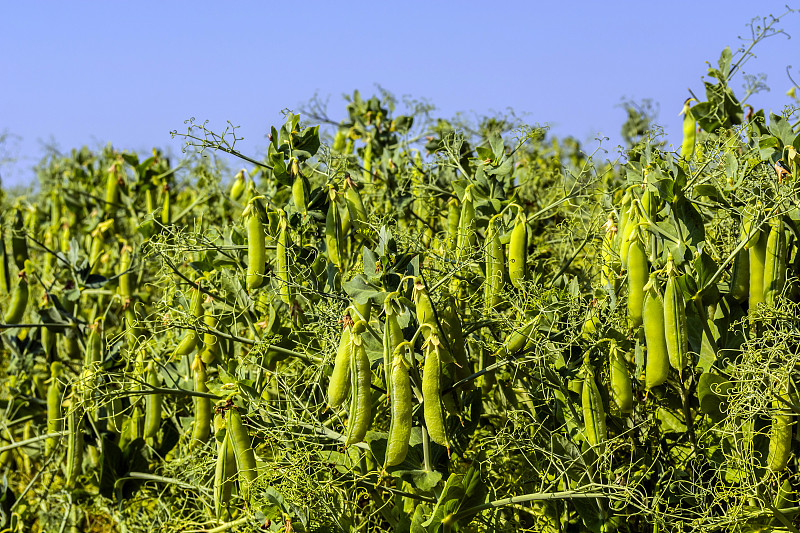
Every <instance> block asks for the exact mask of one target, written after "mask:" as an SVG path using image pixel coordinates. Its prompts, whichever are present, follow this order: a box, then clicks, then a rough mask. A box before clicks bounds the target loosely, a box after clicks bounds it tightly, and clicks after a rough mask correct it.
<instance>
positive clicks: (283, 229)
mask: <svg viewBox="0 0 800 533" xmlns="http://www.w3.org/2000/svg"><path fill="white" fill-rule="evenodd" d="M278 214H279V216H280V221H279V222H278V227H279V228H280V229H279V230H278V240H277V242H276V245H275V255H276V266H277V268H276V269H275V277H276V278H277V279H278V283H279V284H280V287H279V289H278V292H279V294H280V296H281V300H283V302H284V303H285V304H287V305H291V304H292V289H291V286H290V285H289V253H288V250H289V236H288V230H287V228H288V225H289V222H288V220H287V219H286V213H285V212H284V210H283V209H280V210H278Z"/></svg>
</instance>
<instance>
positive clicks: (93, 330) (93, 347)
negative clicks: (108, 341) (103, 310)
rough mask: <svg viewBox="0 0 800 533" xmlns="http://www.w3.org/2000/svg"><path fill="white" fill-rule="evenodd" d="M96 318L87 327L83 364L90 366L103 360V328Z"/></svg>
mask: <svg viewBox="0 0 800 533" xmlns="http://www.w3.org/2000/svg"><path fill="white" fill-rule="evenodd" d="M102 328H103V327H102V323H101V322H100V321H99V320H98V321H97V322H95V323H94V324H92V325H91V326H90V327H89V336H88V337H87V339H86V355H85V357H84V365H85V366H87V367H88V366H91V365H93V364H96V363H99V362H101V361H102V360H103V329H102Z"/></svg>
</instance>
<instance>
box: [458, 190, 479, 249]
mask: <svg viewBox="0 0 800 533" xmlns="http://www.w3.org/2000/svg"><path fill="white" fill-rule="evenodd" d="M473 187H474V186H473V185H472V184H469V185H467V187H466V188H465V189H464V197H463V198H462V199H461V218H459V220H458V241H457V243H456V249H457V252H458V259H459V260H460V261H463V260H464V259H465V258H466V257H467V256H468V255H469V254H470V253H471V251H472V250H473V249H474V247H475V244H476V243H477V238H476V236H475V205H474V203H473V199H472V188H473Z"/></svg>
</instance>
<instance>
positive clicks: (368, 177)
mask: <svg viewBox="0 0 800 533" xmlns="http://www.w3.org/2000/svg"><path fill="white" fill-rule="evenodd" d="M362 163H363V167H364V171H363V173H362V177H363V178H364V181H366V182H370V181H372V142H371V141H370V140H369V139H367V144H366V145H364V157H363V158H362Z"/></svg>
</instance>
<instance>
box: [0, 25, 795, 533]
mask: <svg viewBox="0 0 800 533" xmlns="http://www.w3.org/2000/svg"><path fill="white" fill-rule="evenodd" d="M779 20H780V19H779V18H776V19H770V20H766V21H762V22H763V23H762V24H760V25H754V37H753V44H757V42H759V41H761V40H763V39H764V38H767V37H769V36H773V35H776V34H777V33H780V31H779V30H777V29H776V28H777V26H776V24H777V23H778V22H779ZM751 49H752V47H750V48H745V49H743V50H740V51H738V52H737V53H732V52H731V50H730V49H727V48H726V49H725V50H724V51H723V52H722V54H721V56H720V59H719V61H718V62H717V64H716V65H713V66H710V67H709V72H708V74H709V77H710V78H712V79H713V80H715V81H714V82H713V83H712V82H710V81H706V82H705V90H706V92H705V96H698V95H694V94H690V95H689V97H687V100H686V102H685V103H684V107H683V115H684V120H685V122H684V128H683V138H682V139H681V140H680V143H677V142H676V143H675V144H679V145H680V148H679V150H678V151H670V149H669V148H668V146H669V145H668V144H667V143H666V142H664V141H663V140H662V139H659V138H657V137H655V136H654V135H652V132H651V131H650V130H643V131H642V132H641V134H637V135H635V136H634V135H631V136H629V138H630V143H629V145H628V146H627V147H626V148H625V151H624V153H623V154H622V155H621V156H620V158H619V159H617V160H616V161H605V160H601V157H600V150H598V151H597V152H595V153H592V154H587V153H585V151H584V150H583V149H582V147H581V145H580V144H579V143H578V142H577V141H576V140H574V139H571V138H566V139H556V138H552V137H550V136H549V134H548V132H547V130H546V129H544V128H539V127H531V126H527V125H525V124H523V123H522V122H521V121H519V120H518V119H517V118H515V117H514V116H513V115H509V116H500V117H497V116H496V117H487V118H485V119H482V120H480V121H479V122H478V123H477V124H466V123H460V122H458V121H455V120H451V121H448V120H444V119H434V118H432V114H431V113H432V110H431V109H430V108H428V107H426V106H423V105H421V104H419V103H417V102H406V105H405V107H406V109H403V111H402V112H403V113H405V114H401V112H400V111H398V108H402V107H403V106H402V105H401V103H400V102H398V101H397V100H396V99H395V98H394V97H393V96H392V95H391V94H389V93H387V92H382V93H381V94H379V95H378V96H373V97H370V98H368V99H365V98H362V96H361V95H360V94H359V93H358V92H355V93H353V94H352V95H351V96H350V97H348V99H347V106H346V111H345V115H346V116H345V118H344V119H342V120H334V119H331V118H330V117H329V115H328V112H327V109H326V108H325V107H324V106H323V105H322V104H320V103H319V102H316V101H315V102H314V103H312V105H311V106H310V108H309V109H308V110H306V119H305V120H307V119H308V117H311V119H312V122H310V123H307V122H306V121H305V120H304V118H303V117H302V116H301V115H298V114H294V113H287V114H286V116H285V123H284V124H282V125H280V126H277V127H273V128H271V131H270V136H269V139H270V144H269V146H268V148H267V150H266V153H265V154H263V155H261V156H258V157H257V156H250V155H245V154H241V153H240V152H239V151H238V150H237V148H236V140H238V139H237V137H236V129H235V128H233V127H232V126H230V127H229V128H228V129H226V130H225V131H223V132H222V133H215V132H214V131H212V130H211V129H210V128H209V126H208V125H207V124H205V123H195V122H193V121H192V122H189V124H188V128H187V131H186V133H178V132H174V135H176V136H180V137H181V138H183V139H184V140H185V141H186V146H187V152H188V153H189V155H188V156H187V157H186V158H185V159H184V160H183V161H181V162H180V163H178V164H174V162H173V161H170V160H169V158H167V157H165V156H164V155H163V154H162V153H160V152H159V151H157V150H154V151H153V153H152V154H148V156H147V157H144V156H142V155H137V154H134V153H131V152H127V151H119V150H116V149H114V148H113V147H111V146H110V145H109V146H108V147H107V148H105V149H103V150H102V151H99V152H93V151H90V150H88V149H86V148H84V149H81V150H74V151H72V152H71V153H70V154H55V153H54V154H51V155H50V156H48V157H47V158H46V159H44V160H43V161H42V163H41V164H40V165H39V166H38V167H37V173H38V178H39V187H38V189H36V190H35V191H34V192H30V193H29V194H25V195H18V196H13V197H12V196H11V195H8V194H5V195H4V196H3V200H2V201H3V204H4V205H3V207H4V210H3V231H2V233H1V234H0V236H1V237H2V240H0V259H1V260H0V293H1V294H2V296H1V297H0V305H1V306H2V311H3V315H2V316H3V324H2V325H0V328H1V329H2V348H0V350H1V353H2V356H3V357H2V359H0V361H2V363H0V408H2V411H3V418H2V419H1V420H0V439H2V441H1V442H0V468H2V472H3V476H2V487H0V526H2V528H4V529H3V531H194V532H201V531H206V532H222V531H253V530H263V531H389V530H390V531H411V532H414V533H422V532H428V533H436V532H450V531H467V532H470V531H545V532H561V531H596V532H601V531H602V532H609V531H621V532H638V531H662V530H663V531H685V530H690V529H696V530H700V531H731V530H735V531H756V530H759V531H761V530H785V531H796V530H797V527H798V525H800V500H798V495H797V488H798V487H797V485H798V481H797V475H798V472H799V471H800V470H798V458H797V457H798V451H799V450H800V444H799V443H798V440H797V438H796V437H795V425H796V424H795V418H796V416H797V414H798V413H800V407H798V406H799V405H800V397H799V396H798V388H797V379H798V370H797V368H798V364H800V350H799V349H798V347H799V346H800V321H798V318H797V317H798V316H800V311H799V310H798V302H799V301H800V284H798V272H800V254H798V227H799V224H800V198H799V197H798V195H799V194H800V189H798V183H800V181H799V180H798V178H799V177H800V176H798V173H800V156H798V152H799V151H800V121H798V113H797V110H798V108H797V107H796V104H797V100H796V98H795V99H793V100H792V101H791V102H790V105H788V106H787V107H786V109H785V110H783V112H782V114H775V113H767V112H765V111H763V110H759V111H755V110H753V109H752V108H751V109H749V110H748V108H747V106H746V105H744V101H745V100H746V99H747V97H749V95H750V94H751V93H752V92H753V91H754V90H757V88H758V87H756V86H753V85H750V86H748V88H747V89H746V94H745V96H744V97H743V98H742V99H741V100H739V99H737V97H736V95H735V94H734V91H733V90H732V89H731V82H732V80H733V79H734V76H735V75H736V74H737V73H738V72H739V71H740V69H741V65H742V64H743V63H744V62H745V61H747V60H749V59H750V58H752V52H751ZM789 97H790V98H792V95H789ZM640 119H641V117H640ZM629 122H631V124H633V123H634V122H636V123H638V122H637V121H635V120H633V119H631V120H629ZM639 122H643V123H646V122H647V121H646V120H640V121H639ZM218 153H225V154H228V155H233V156H235V157H238V158H240V160H241V161H242V164H243V165H244V168H242V169H241V170H238V171H231V170H230V169H229V168H228V167H227V165H226V164H224V163H222V161H221V160H220V159H218V158H217V157H216V154H218Z"/></svg>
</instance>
